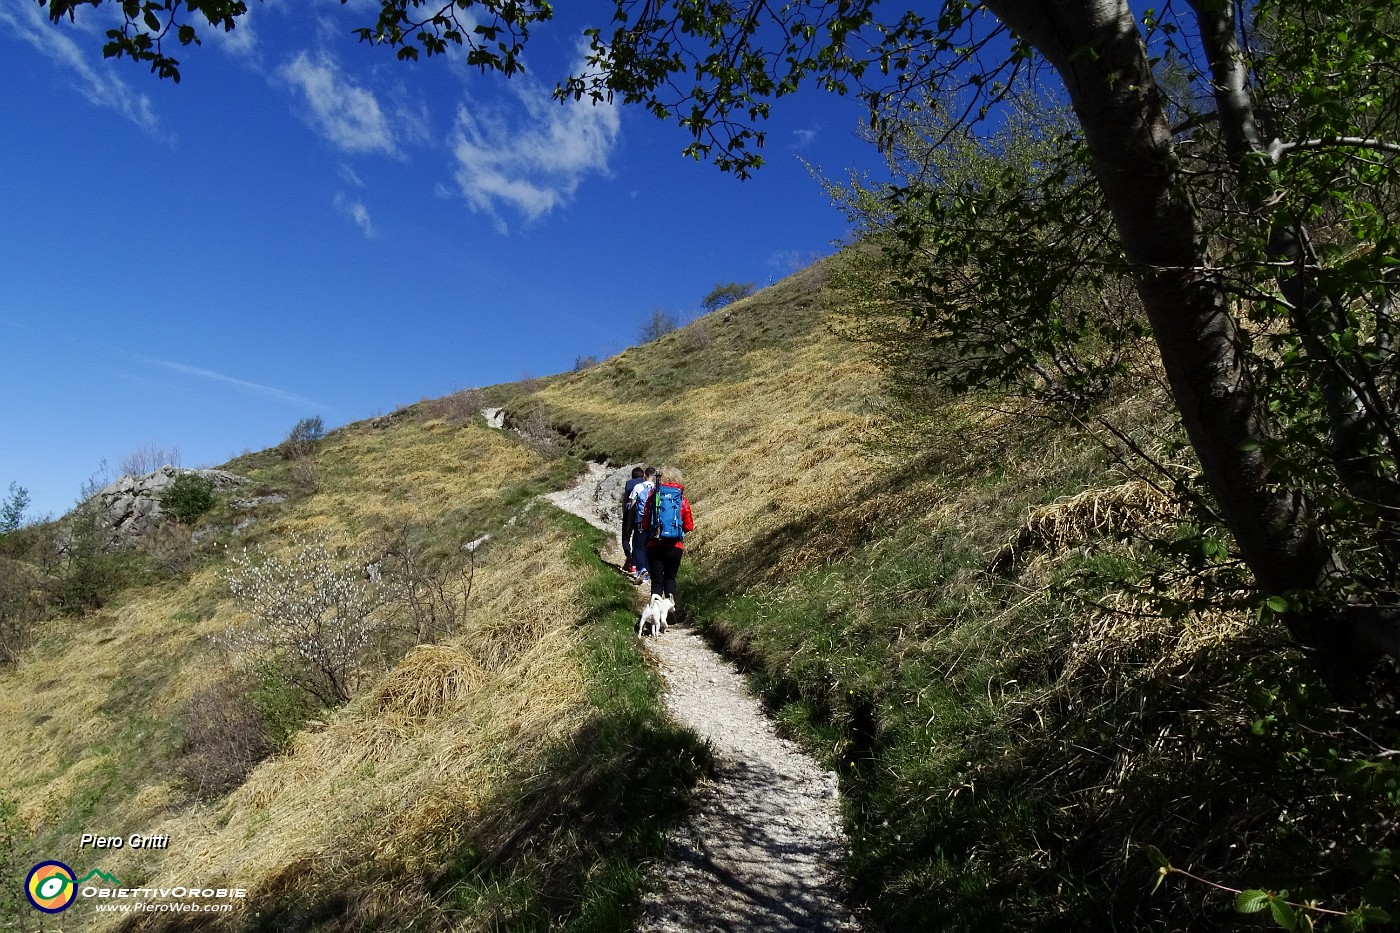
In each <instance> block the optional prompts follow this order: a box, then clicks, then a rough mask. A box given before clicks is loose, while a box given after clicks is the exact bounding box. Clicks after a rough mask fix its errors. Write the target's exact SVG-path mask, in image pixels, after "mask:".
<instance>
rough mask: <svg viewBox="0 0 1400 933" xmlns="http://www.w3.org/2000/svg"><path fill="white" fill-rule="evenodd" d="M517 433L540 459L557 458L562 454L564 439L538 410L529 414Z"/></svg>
mask: <svg viewBox="0 0 1400 933" xmlns="http://www.w3.org/2000/svg"><path fill="white" fill-rule="evenodd" d="M518 431H519V434H520V437H521V439H522V440H523V441H524V442H525V446H526V447H529V448H530V449H531V450H533V451H534V452H535V453H537V454H539V455H540V456H542V457H551V458H552V457H557V456H559V455H560V454H562V453H563V452H564V438H563V437H562V436H561V435H560V434H559V432H558V431H556V430H555V429H554V426H553V425H551V424H550V423H549V419H548V418H547V417H545V413H544V412H543V411H541V410H539V409H538V408H537V409H535V410H534V411H533V412H531V414H530V417H529V418H527V419H525V423H524V424H522V425H521V426H520V428H519V429H518Z"/></svg>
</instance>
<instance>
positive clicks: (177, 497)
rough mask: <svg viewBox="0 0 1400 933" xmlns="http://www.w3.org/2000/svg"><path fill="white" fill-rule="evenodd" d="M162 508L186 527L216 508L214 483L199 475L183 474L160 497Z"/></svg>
mask: <svg viewBox="0 0 1400 933" xmlns="http://www.w3.org/2000/svg"><path fill="white" fill-rule="evenodd" d="M160 504H161V507H162V508H164V509H165V510H166V511H167V512H169V513H170V514H171V515H174V516H175V518H176V520H177V521H179V522H182V523H184V524H186V525H188V524H191V523H193V522H194V521H195V520H196V519H198V518H199V516H201V515H203V514H204V513H205V512H207V511H209V510H210V509H212V508H213V507H214V482H213V480H211V479H209V478H208V477H206V476H200V475H199V474H198V473H181V474H180V475H179V476H177V477H175V481H174V482H173V483H171V484H170V487H169V488H168V489H166V490H165V493H164V494H163V495H162V496H161V497H160Z"/></svg>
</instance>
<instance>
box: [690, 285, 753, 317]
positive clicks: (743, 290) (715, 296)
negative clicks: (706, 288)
mask: <svg viewBox="0 0 1400 933" xmlns="http://www.w3.org/2000/svg"><path fill="white" fill-rule="evenodd" d="M753 290H754V283H752V282H742V283H740V282H730V283H729V284H728V285H716V286H715V287H714V288H712V289H710V293H709V294H708V295H706V296H705V297H704V298H703V299H702V300H701V302H700V307H702V308H704V309H705V310H706V311H718V310H719V309H720V308H723V307H724V306H725V305H729V304H733V303H734V302H736V301H738V300H739V299H740V298H747V297H749V296H750V295H752V294H753Z"/></svg>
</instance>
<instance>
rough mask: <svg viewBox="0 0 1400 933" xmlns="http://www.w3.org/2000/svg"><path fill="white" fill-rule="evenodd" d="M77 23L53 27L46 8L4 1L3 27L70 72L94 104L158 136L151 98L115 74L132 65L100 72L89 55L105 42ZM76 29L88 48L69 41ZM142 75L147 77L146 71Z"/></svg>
mask: <svg viewBox="0 0 1400 933" xmlns="http://www.w3.org/2000/svg"><path fill="white" fill-rule="evenodd" d="M77 19H78V22H77V24H76V25H74V24H69V23H68V22H66V21H64V22H60V23H50V22H49V18H48V13H47V11H46V10H45V8H44V7H41V6H39V5H38V4H37V3H34V2H33V0H0V27H3V28H4V29H5V30H7V31H8V32H10V33H11V34H12V35H14V36H15V37H16V38H18V39H21V40H22V41H24V42H27V43H29V44H30V45H32V46H33V47H34V48H36V49H38V50H39V51H40V52H41V53H43V54H44V55H46V56H48V57H49V58H51V59H53V61H54V62H55V63H57V64H58V65H59V66H60V67H62V68H65V69H67V70H68V72H69V73H70V75H71V77H72V78H73V80H74V82H75V84H76V85H77V89H78V91H79V93H81V94H82V95H83V96H84V97H86V98H87V99H88V100H89V101H90V102H92V103H93V104H96V105H97V106H99V107H106V108H108V109H110V110H115V111H116V112H118V113H120V114H121V115H122V116H124V117H126V118H127V119H128V120H130V121H131V122H132V123H135V124H136V125H137V126H139V127H141V128H142V129H143V130H146V131H147V132H149V133H152V134H156V135H158V131H159V129H160V121H159V119H158V118H157V117H156V114H155V110H154V108H152V106H151V100H150V98H149V97H147V96H146V95H145V94H141V93H138V92H137V91H134V90H133V89H132V88H131V86H130V85H129V84H127V83H126V82H125V81H123V80H122V78H121V77H120V76H119V75H117V74H116V73H115V68H117V67H121V66H123V65H130V62H129V61H127V60H125V59H123V60H121V61H119V62H111V63H106V64H104V66H103V67H100V68H99V67H97V66H95V65H94V64H93V63H92V62H91V61H89V52H91V51H92V50H93V49H96V48H97V47H98V46H99V45H100V44H101V41H102V40H101V38H100V36H99V34H98V33H97V32H95V31H93V30H90V29H86V28H84V27H85V25H86V21H85V20H84V19H83V16H82V15H81V14H80V15H79V16H78V18H77ZM75 28H76V29H77V30H78V31H79V32H80V34H81V35H82V37H83V41H84V45H81V46H80V45H79V44H78V43H77V42H74V41H73V40H72V39H71V38H69V36H68V34H67V33H68V31H69V30H72V29H75ZM89 43H90V44H91V45H89ZM94 57H95V56H94ZM142 75H143V77H144V70H142ZM152 80H154V79H152Z"/></svg>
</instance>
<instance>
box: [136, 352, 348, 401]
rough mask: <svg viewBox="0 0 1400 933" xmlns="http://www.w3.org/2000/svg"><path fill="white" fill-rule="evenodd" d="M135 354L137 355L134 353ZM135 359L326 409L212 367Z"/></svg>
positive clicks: (140, 357) (146, 357) (253, 391)
mask: <svg viewBox="0 0 1400 933" xmlns="http://www.w3.org/2000/svg"><path fill="white" fill-rule="evenodd" d="M133 356H135V355H134V354H133ZM135 359H137V360H139V361H140V362H142V363H147V364H149V365H152V366H160V367H162V368H164V369H168V370H170V371H171V372H176V373H180V374H181V375H185V376H196V377H198V378H200V379H209V380H211V381H213V382H220V383H223V384H224V385H230V386H233V387H234V388H235V389H238V390H240V391H242V392H249V393H252V394H253V395H261V396H264V397H266V398H273V399H277V400H278V401H281V402H290V403H291V404H294V405H299V406H302V407H309V408H313V409H319V410H323V411H324V410H326V409H325V406H323V405H322V404H321V403H320V402H317V401H315V400H314V399H309V398H306V397H305V396H301V395H297V394H295V393H292V392H286V391H283V390H282V389H277V388H274V387H272V386H265V385H261V384H259V383H256V382H249V381H248V380H246V379H235V378H234V377H233V376H225V375H224V374H223V373H216V372H214V371H213V370H210V369H200V368H199V367H198V366H189V365H187V364H185V363H172V362H171V361H170V360H160V359H155V358H153V357H149V356H135Z"/></svg>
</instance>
